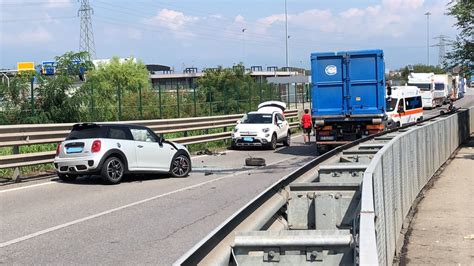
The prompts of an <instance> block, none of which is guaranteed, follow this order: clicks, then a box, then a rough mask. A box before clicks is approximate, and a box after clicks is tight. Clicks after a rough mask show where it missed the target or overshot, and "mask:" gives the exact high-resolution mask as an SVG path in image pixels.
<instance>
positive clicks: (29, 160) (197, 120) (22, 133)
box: [0, 110, 299, 169]
mask: <svg viewBox="0 0 474 266" xmlns="http://www.w3.org/2000/svg"><path fill="white" fill-rule="evenodd" d="M298 112H299V111H298V110H287V111H285V117H286V118H287V119H288V120H289V121H291V120H294V119H295V118H296V119H297V118H298ZM242 116H243V114H234V115H222V116H208V117H193V118H180V119H159V120H135V121H121V122H104V123H121V124H134V125H144V126H147V127H149V128H151V129H152V130H153V131H155V132H156V133H157V134H167V133H178V132H185V135H187V134H186V133H187V132H189V131H196V130H209V129H216V128H224V130H225V131H224V132H221V133H211V134H203V135H197V136H185V137H180V138H175V139H171V140H172V141H176V142H178V143H181V144H184V145H191V144H198V143H204V142H210V141H216V140H224V139H229V138H230V137H231V134H232V132H230V131H226V128H228V127H232V126H235V124H236V120H238V119H240V118H241V117H242ZM298 124H299V122H296V121H295V122H290V127H291V128H296V127H298ZM73 125H74V123H67V124H31V125H7V126H0V147H12V148H13V150H14V154H13V155H4V156H0V169H6V168H16V167H23V166H31V165H38V164H46V163H51V162H52V161H53V159H54V155H55V152H54V151H47V152H34V153H23V154H18V149H19V146H23V145H33V144H50V143H58V142H61V141H63V140H64V138H65V137H66V136H67V134H68V133H69V131H70V130H71V128H72V126H73Z"/></svg>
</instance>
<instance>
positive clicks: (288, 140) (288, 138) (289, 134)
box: [283, 131, 291, 147]
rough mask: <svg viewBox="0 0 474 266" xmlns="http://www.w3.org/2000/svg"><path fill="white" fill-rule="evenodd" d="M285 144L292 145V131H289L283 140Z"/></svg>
mask: <svg viewBox="0 0 474 266" xmlns="http://www.w3.org/2000/svg"><path fill="white" fill-rule="evenodd" d="M283 145H285V146H286V147H290V145H291V133H290V131H288V133H287V134H286V138H285V140H284V141H283Z"/></svg>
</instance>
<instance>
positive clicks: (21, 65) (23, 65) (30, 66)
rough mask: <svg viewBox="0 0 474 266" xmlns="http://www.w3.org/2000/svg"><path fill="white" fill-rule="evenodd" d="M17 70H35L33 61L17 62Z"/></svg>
mask: <svg viewBox="0 0 474 266" xmlns="http://www.w3.org/2000/svg"><path fill="white" fill-rule="evenodd" d="M17 69H18V72H21V71H30V70H33V71H34V70H35V63H34V62H18V63H17Z"/></svg>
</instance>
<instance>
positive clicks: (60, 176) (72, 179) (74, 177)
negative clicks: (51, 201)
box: [58, 173, 77, 182]
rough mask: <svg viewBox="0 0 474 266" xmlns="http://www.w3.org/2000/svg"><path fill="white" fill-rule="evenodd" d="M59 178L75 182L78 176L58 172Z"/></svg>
mask: <svg viewBox="0 0 474 266" xmlns="http://www.w3.org/2000/svg"><path fill="white" fill-rule="evenodd" d="M58 177H59V179H61V181H63V182H74V181H76V178H77V176H76V175H71V174H61V173H58Z"/></svg>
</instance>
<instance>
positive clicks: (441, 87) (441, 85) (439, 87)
mask: <svg viewBox="0 0 474 266" xmlns="http://www.w3.org/2000/svg"><path fill="white" fill-rule="evenodd" d="M435 90H444V84H443V83H435Z"/></svg>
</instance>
